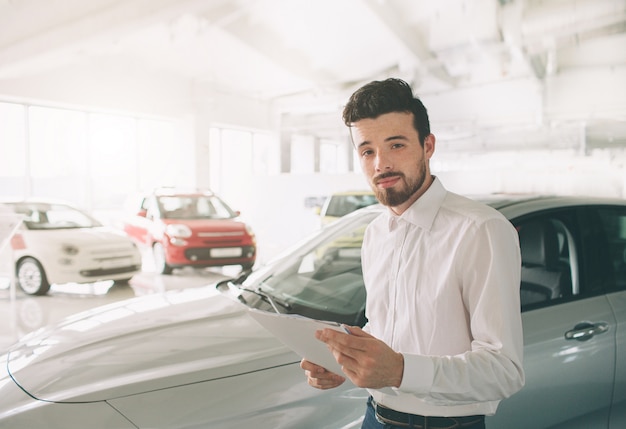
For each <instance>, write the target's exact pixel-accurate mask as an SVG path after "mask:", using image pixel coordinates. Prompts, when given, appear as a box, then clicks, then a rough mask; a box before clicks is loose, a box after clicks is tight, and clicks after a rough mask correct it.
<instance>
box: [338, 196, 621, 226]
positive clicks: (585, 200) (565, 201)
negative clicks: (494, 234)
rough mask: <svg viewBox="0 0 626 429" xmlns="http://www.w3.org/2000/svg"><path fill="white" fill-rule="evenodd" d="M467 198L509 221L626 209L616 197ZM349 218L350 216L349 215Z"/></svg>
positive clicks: (377, 209) (372, 208)
mask: <svg viewBox="0 0 626 429" xmlns="http://www.w3.org/2000/svg"><path fill="white" fill-rule="evenodd" d="M465 196H466V197H468V198H470V199H472V200H476V201H480V202H482V203H484V204H487V205H489V206H491V207H493V208H495V209H496V210H498V211H500V212H501V213H502V214H503V215H504V216H506V218H507V219H511V220H512V219H515V218H518V217H520V216H524V215H526V214H530V213H537V212H541V211H544V210H552V209H558V208H563V207H580V206H599V205H608V206H621V207H626V200H625V199H622V198H616V197H591V196H567V195H539V194H505V193H500V194H484V195H465ZM383 208H384V206H383V205H382V204H380V203H379V204H375V205H373V206H368V207H365V208H362V209H359V210H358V211H359V212H361V211H365V210H373V211H382V210H383ZM347 216H348V215H347Z"/></svg>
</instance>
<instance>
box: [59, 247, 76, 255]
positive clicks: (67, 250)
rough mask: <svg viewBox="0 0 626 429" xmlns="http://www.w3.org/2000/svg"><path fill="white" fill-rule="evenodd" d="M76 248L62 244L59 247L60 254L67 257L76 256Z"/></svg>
mask: <svg viewBox="0 0 626 429" xmlns="http://www.w3.org/2000/svg"><path fill="white" fill-rule="evenodd" d="M78 251H79V249H78V247H77V246H75V245H73V244H62V245H61V252H62V253H64V254H66V255H69V256H74V255H78Z"/></svg>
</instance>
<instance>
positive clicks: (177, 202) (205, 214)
mask: <svg viewBox="0 0 626 429" xmlns="http://www.w3.org/2000/svg"><path fill="white" fill-rule="evenodd" d="M158 204H159V208H160V212H161V217H162V218H163V219H179V220H190V219H230V218H233V217H235V216H236V214H235V213H234V212H233V210H232V209H231V208H230V207H228V205H226V203H224V202H223V201H222V200H221V199H219V198H218V197H216V196H205V195H201V196H196V195H189V196H161V197H159V202H158Z"/></svg>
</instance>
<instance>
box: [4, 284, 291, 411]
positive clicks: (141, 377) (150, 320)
mask: <svg viewBox="0 0 626 429" xmlns="http://www.w3.org/2000/svg"><path fill="white" fill-rule="evenodd" d="M298 361H299V358H298V356H297V355H295V354H294V353H292V352H291V351H289V350H288V349H286V348H285V347H284V346H283V345H282V344H281V343H280V342H279V341H278V340H276V339H275V338H274V337H273V336H272V335H271V334H270V333H268V332H267V331H266V330H265V329H264V328H262V327H261V326H260V325H258V324H257V322H255V321H254V320H253V319H252V318H251V317H250V316H249V315H248V307H246V306H244V305H243V304H241V303H239V302H238V301H236V300H234V299H232V297H229V296H226V295H222V294H221V293H220V292H218V291H217V290H216V288H215V287H214V286H213V287H203V288H197V289H188V290H182V291H171V292H168V293H165V294H155V295H150V296H145V297H140V298H133V299H130V300H127V301H120V302H119V303H115V304H112V305H108V306H104V307H100V308H96V309H94V310H91V311H88V312H85V313H81V314H79V315H77V316H74V317H70V318H68V319H65V321H63V322H62V323H61V324H59V325H57V326H56V327H53V328H44V329H42V330H40V331H36V332H34V333H32V334H29V335H28V336H26V337H24V338H23V339H22V340H21V341H20V342H19V343H17V344H16V345H15V346H14V347H12V348H11V349H10V350H9V353H8V365H7V368H8V371H9V372H10V374H11V376H12V377H13V379H14V380H15V381H16V383H18V384H19V386H20V387H21V388H22V389H23V390H25V391H26V392H27V393H28V394H29V395H31V396H33V397H35V398H37V399H41V400H46V401H55V402H86V401H98V400H107V399H112V398H117V397H120V396H127V395H132V394H136V393H141V392H146V391H154V390H159V389H164V388H168V387H173V386H180V385H184V384H189V383H196V382H199V381H207V380H212V379H217V378H224V377H229V376H233V375H236V374H241V373H246V372H251V371H258V370H262V369H265V368H268V367H270V366H271V367H276V366H280V365H286V364H293V363H295V362H298Z"/></svg>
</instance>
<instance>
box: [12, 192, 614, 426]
mask: <svg viewBox="0 0 626 429" xmlns="http://www.w3.org/2000/svg"><path fill="white" fill-rule="evenodd" d="M489 204H491V205H493V206H494V207H496V208H497V209H498V210H500V211H501V212H502V213H503V214H504V215H506V216H507V217H508V218H509V219H510V220H511V221H512V222H513V224H514V225H515V226H516V228H517V229H518V231H519V234H520V245H521V250H522V260H523V266H522V283H521V286H520V290H521V298H522V310H523V323H524V341H525V361H524V364H525V369H526V386H525V387H524V388H523V389H522V390H521V391H520V392H519V393H517V394H515V395H514V396H513V397H511V398H509V399H507V400H504V401H503V402H502V403H501V405H500V407H499V409H498V412H497V414H496V415H495V416H491V417H488V419H487V427H488V428H490V429H494V428H503V429H515V428H520V429H528V428H568V429H572V428H580V429H583V428H584V429H590V428H591V429H593V428H603V429H621V428H624V427H626V203H625V202H623V201H621V200H606V199H602V200H600V199H594V200H592V199H588V198H585V199H582V198H556V197H554V198H533V199H530V198H525V199H522V198H517V199H508V200H507V199H504V198H499V199H493V200H491V201H489ZM381 210H383V208H382V207H380V206H378V205H376V206H370V207H367V208H365V209H362V210H359V211H357V212H354V213H352V214H349V215H347V216H345V217H344V218H342V219H340V220H338V221H337V222H335V223H333V224H331V225H329V226H328V227H326V228H324V229H322V230H321V231H319V232H318V233H316V234H315V235H313V236H311V237H310V238H308V239H306V240H304V241H303V242H302V243H300V244H298V245H296V246H294V247H293V248H291V249H289V250H288V251H286V252H285V253H284V254H283V255H282V256H280V257H278V258H276V260H275V261H274V262H271V263H269V264H267V265H265V266H263V267H261V268H259V269H257V270H254V271H253V272H252V273H251V274H249V275H248V276H247V277H245V278H240V279H232V280H230V281H224V282H221V283H219V284H215V285H210V286H207V287H203V288H198V289H189V290H184V291H173V292H168V293H166V294H162V295H151V296H144V297H140V298H135V299H131V300H128V301H122V302H119V303H116V304H113V305H109V306H105V307H101V308H98V309H95V310H91V311H88V312H85V313H83V314H81V315H77V316H75V317H70V318H68V319H66V320H65V321H64V322H62V323H61V324H60V325H58V326H56V327H50V328H45V329H43V330H41V331H38V332H35V333H33V334H31V335H29V336H27V337H25V338H23V339H22V340H21V341H20V342H19V343H17V344H15V345H14V346H13V347H12V348H11V349H10V350H9V352H8V353H7V354H6V355H4V356H3V357H1V358H0V360H1V361H2V362H0V366H1V367H2V370H1V371H3V373H2V374H0V398H2V399H1V400H0V428H21V427H28V428H30V429H37V428H44V427H45V428H63V429H73V428H81V429H82V428H84V427H86V422H88V427H90V428H92V429H98V428H107V429H111V428H120V429H121V428H129V429H130V428H132V429H137V428H168V429H174V428H239V427H248V426H254V427H255V428H257V429H262V428H299V429H302V428H312V429H313V428H314V429H323V428H350V427H359V425H360V422H361V418H362V415H363V413H364V411H365V400H366V396H367V392H366V391H365V390H363V389H359V388H357V387H355V386H354V385H351V384H350V382H346V383H344V385H342V386H341V387H339V388H337V389H333V390H329V391H321V390H317V389H314V388H312V387H310V386H308V385H307V384H306V382H305V377H304V375H303V373H302V370H301V369H300V367H299V361H300V358H299V356H297V355H296V354H294V353H293V352H291V351H290V350H288V349H287V348H285V347H284V346H283V345H282V343H280V342H279V341H278V340H276V339H275V338H274V337H273V336H272V335H271V334H270V333H269V332H268V331H266V330H264V329H263V328H262V327H261V326H260V325H259V324H257V323H256V322H255V321H254V320H253V319H252V318H251V317H250V315H249V311H248V309H249V308H257V309H261V310H265V311H274V312H275V311H278V312H284V313H297V314H302V315H304V316H308V317H312V318H317V319H324V320H335V321H338V322H342V323H347V324H354V325H363V324H364V323H365V322H366V320H365V316H364V304H365V290H364V287H363V279H362V275H361V262H360V254H359V244H360V240H361V237H362V231H363V229H364V228H365V227H366V226H367V224H368V223H369V222H370V221H371V220H372V219H373V218H374V217H375V216H377V215H378V214H379V213H380V212H381Z"/></svg>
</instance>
